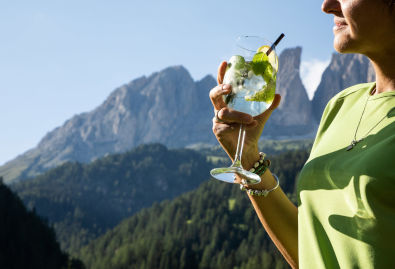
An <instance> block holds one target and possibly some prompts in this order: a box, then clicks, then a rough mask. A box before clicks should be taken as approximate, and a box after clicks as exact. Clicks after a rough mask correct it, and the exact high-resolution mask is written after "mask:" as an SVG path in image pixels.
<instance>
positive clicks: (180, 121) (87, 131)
mask: <svg viewBox="0 0 395 269" xmlns="http://www.w3.org/2000/svg"><path fill="white" fill-rule="evenodd" d="M215 85H216V82H215V80H214V78H213V77H212V76H206V77H205V78H203V79H202V80H200V81H197V82H194V81H193V79H192V78H191V76H190V74H189V73H188V71H187V70H186V69H185V68H184V67H182V66H176V67H169V68H167V69H165V70H163V71H161V72H158V73H154V74H152V75H151V76H149V77H141V78H138V79H136V80H133V81H132V82H130V83H129V84H127V85H124V86H122V87H120V88H118V89H116V90H115V91H114V92H113V93H112V94H111V95H110V96H109V97H108V98H107V100H106V101H105V102H104V103H103V104H102V105H100V106H99V107H97V108H96V109H95V110H93V111H91V112H89V113H83V114H80V115H76V116H74V117H73V118H72V119H70V120H68V121H66V122H65V123H64V125H63V126H61V127H59V128H56V129H55V130H53V131H51V132H50V133H48V134H47V135H46V136H45V137H44V138H43V139H42V140H41V142H40V143H39V145H38V146H37V147H36V148H34V149H32V150H30V151H28V152H26V153H25V154H23V155H21V156H19V157H17V158H16V159H14V160H12V161H11V162H8V163H7V164H5V165H4V166H3V167H0V174H1V175H3V176H4V179H5V182H10V181H11V180H14V179H22V178H28V177H33V176H35V175H37V174H38V173H40V172H43V171H45V170H47V169H49V168H52V167H55V166H57V165H59V164H61V163H63V162H65V161H69V160H72V161H79V162H89V161H92V160H94V159H95V158H98V157H100V156H103V155H106V154H108V153H116V152H123V151H126V150H129V149H131V148H132V147H135V146H137V145H139V144H143V143H152V142H159V143H162V144H165V145H167V146H170V147H183V146H186V145H189V144H193V143H198V142H203V143H214V142H215V138H214V135H212V131H211V124H212V122H211V118H212V113H213V112H212V106H211V103H210V100H209V98H208V94H209V91H210V89H211V88H212V87H214V86H215Z"/></svg>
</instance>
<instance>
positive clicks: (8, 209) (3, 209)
mask: <svg viewBox="0 0 395 269" xmlns="http://www.w3.org/2000/svg"><path fill="white" fill-rule="evenodd" d="M0 215H1V217H0V268H4V269H26V268H30V269H35V268H37V269H45V268H48V269H60V268H75V269H77V268H84V266H83V264H82V263H81V262H80V261H78V260H75V259H73V260H72V259H70V258H69V256H68V255H67V254H66V253H63V252H62V251H61V249H60V246H59V244H58V242H56V238H55V233H54V231H53V229H51V228H49V227H48V225H47V223H46V221H44V220H43V219H42V218H40V217H39V216H37V214H36V212H34V211H27V210H26V208H25V206H24V205H23V203H22V201H21V200H20V199H19V198H18V196H17V195H16V194H14V193H13V192H12V191H11V190H10V189H9V188H8V187H7V186H6V185H4V184H3V179H2V178H1V177H0Z"/></svg>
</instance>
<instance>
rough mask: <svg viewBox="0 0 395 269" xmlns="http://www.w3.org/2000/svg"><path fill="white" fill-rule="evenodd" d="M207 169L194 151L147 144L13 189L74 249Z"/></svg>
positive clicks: (198, 179) (186, 187)
mask: <svg viewBox="0 0 395 269" xmlns="http://www.w3.org/2000/svg"><path fill="white" fill-rule="evenodd" d="M210 167H211V164H210V163H208V162H207V161H206V158H205V157H204V156H202V155H200V154H198V153H197V152H195V151H192V150H184V149H182V150H168V149H167V148H166V147H164V146H162V145H159V144H152V145H145V146H140V147H137V148H135V149H134V150H132V151H130V152H128V153H124V154H116V155H111V156H107V157H104V158H102V159H98V160H96V161H94V162H93V163H91V164H80V163H66V164H64V165H62V166H60V167H57V168H55V169H52V170H50V171H48V172H47V173H45V174H43V175H41V176H38V177H36V178H34V179H32V180H29V181H26V182H21V183H18V184H16V185H15V186H13V188H14V189H15V190H16V191H17V193H18V194H19V195H20V197H21V198H22V199H23V201H24V202H25V204H26V205H28V207H29V208H36V210H37V213H38V214H39V215H41V216H44V217H45V218H47V219H48V220H49V222H50V223H51V224H52V225H53V226H54V228H55V231H56V234H57V237H58V240H59V241H60V243H61V245H62V248H63V249H65V250H67V251H70V252H71V253H73V252H74V251H76V250H77V249H79V248H80V247H81V246H82V245H84V244H86V243H88V242H89V241H90V240H92V239H93V238H96V237H97V236H98V235H100V234H103V233H104V232H105V231H106V230H107V229H110V228H113V227H114V226H115V225H117V224H118V223H119V222H120V221H121V220H122V219H124V218H126V217H129V216H131V215H133V214H134V213H136V212H137V211H138V210H140V209H142V208H144V207H149V206H151V205H152V204H153V203H154V202H155V201H162V200H164V199H171V198H174V197H176V196H178V195H180V194H182V193H184V192H187V191H190V190H192V189H195V188H197V187H198V186H199V185H200V184H201V183H202V182H203V181H204V180H207V179H208V171H209V170H210Z"/></svg>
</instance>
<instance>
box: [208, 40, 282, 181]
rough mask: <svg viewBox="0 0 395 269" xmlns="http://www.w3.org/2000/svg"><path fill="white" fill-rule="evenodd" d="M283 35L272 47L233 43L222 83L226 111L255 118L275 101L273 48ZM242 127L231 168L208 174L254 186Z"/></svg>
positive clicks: (265, 43) (262, 42)
mask: <svg viewBox="0 0 395 269" xmlns="http://www.w3.org/2000/svg"><path fill="white" fill-rule="evenodd" d="M283 36H284V35H283V34H282V35H280V37H279V38H278V39H277V40H276V42H275V43H274V44H273V45H272V44H271V43H270V42H268V41H267V40H265V39H263V38H261V37H258V36H240V37H238V38H237V40H236V48H235V49H236V53H235V55H234V56H232V57H231V58H230V59H229V62H228V66H227V70H226V73H225V76H224V80H223V83H224V84H230V85H231V86H232V92H231V93H230V94H228V95H226V96H224V101H225V103H226V104H227V106H228V107H230V108H232V109H234V110H237V111H240V112H244V113H247V114H250V115H251V116H257V115H259V114H261V113H263V112H264V111H265V110H267V109H268V108H269V107H270V105H271V104H272V102H273V100H274V95H275V90H276V80H277V70H278V57H277V55H276V53H275V50H274V48H275V46H276V45H277V44H278V42H280V40H281V39H282V38H283ZM244 138H245V127H244V126H243V125H241V126H240V132H239V139H238V143H237V149H236V155H235V158H234V161H233V164H232V165H231V166H230V167H223V168H215V169H213V170H211V171H210V174H211V175H212V176H213V177H214V178H216V179H218V180H222V181H225V182H230V183H243V184H256V183H259V182H260V180H261V179H260V177H259V176H258V175H257V174H254V173H251V172H249V171H247V170H245V169H243V167H242V165H241V155H242V152H243V146H244Z"/></svg>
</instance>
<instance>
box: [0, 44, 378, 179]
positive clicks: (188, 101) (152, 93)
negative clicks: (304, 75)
mask: <svg viewBox="0 0 395 269" xmlns="http://www.w3.org/2000/svg"><path fill="white" fill-rule="evenodd" d="M301 53H302V49H301V48H300V47H297V48H292V49H286V50H284V51H283V52H282V53H281V55H280V59H279V61H280V63H279V64H280V71H279V74H278V79H277V83H278V84H277V92H278V93H280V94H281V95H282V101H281V104H280V106H279V108H278V109H277V110H276V111H274V112H273V114H272V116H271V117H270V119H269V121H268V122H267V124H266V127H265V130H264V132H263V134H264V135H266V136H271V137H274V138H279V137H284V136H286V137H293V136H300V135H302V136H306V135H307V136H310V137H313V136H314V133H315V130H316V127H317V121H318V120H319V119H320V117H321V113H322V111H323V109H324V107H325V105H326V103H327V102H328V100H329V99H330V98H331V97H332V96H333V95H335V94H336V93H337V92H339V91H340V90H342V89H344V88H346V87H347V86H350V85H352V84H356V83H359V82H366V81H372V80H374V72H373V70H372V68H371V66H369V62H368V60H367V59H366V58H364V57H363V56H361V55H339V54H334V55H333V58H332V62H331V64H330V66H329V67H328V68H327V70H326V71H325V72H324V75H323V77H322V81H321V84H320V85H319V87H318V90H317V92H316V94H315V96H314V99H313V102H310V101H309V99H308V96H307V93H306V90H305V88H304V86H303V84H302V81H301V78H300V74H299V67H300V59H301ZM215 85H216V82H215V80H214V78H213V77H212V76H206V77H205V78H203V79H202V80H200V81H197V82H195V81H193V79H192V78H191V76H190V74H189V73H188V71H187V70H186V69H185V68H184V67H182V66H175V67H169V68H166V69H164V70H162V71H161V72H157V73H154V74H152V75H151V76H149V77H145V76H143V77H141V78H138V79H135V80H133V81H132V82H130V83H129V84H126V85H123V86H121V87H120V88H118V89H116V90H115V91H114V92H113V93H112V94H111V95H110V96H109V97H108V98H107V100H105V102H104V103H103V104H102V105H100V106H99V107H97V108H96V109H95V110H93V111H91V112H87V113H82V114H79V115H76V116H74V117H73V118H71V119H70V120H68V121H66V122H65V123H64V124H63V126H61V127H58V128H56V129H54V130H53V131H51V132H49V133H48V134H47V135H46V136H45V137H44V138H43V139H42V140H41V142H40V143H39V145H38V146H37V147H36V148H33V149H31V150H29V151H27V152H25V153H24V154H23V155H20V156H19V157H17V158H16V159H14V160H12V161H10V162H8V163H6V164H5V165H3V166H1V167H0V176H3V177H4V181H5V182H6V183H10V182H12V181H15V180H19V179H26V178H29V177H33V176H35V175H37V174H39V173H41V172H43V171H46V170H48V169H49V168H52V167H55V166H57V165H59V164H61V163H63V162H66V161H79V162H89V161H92V160H94V159H96V158H98V157H101V156H104V155H106V154H109V153H119V152H124V151H127V150H130V149H131V148H133V147H135V146H137V145H140V144H143V143H152V142H158V143H161V144H164V145H166V146H168V147H184V146H187V145H191V144H197V143H206V144H217V142H216V140H215V138H214V135H213V134H212V131H211V124H212V122H211V118H212V117H213V109H212V105H211V103H210V100H209V97H208V94H209V91H210V89H211V88H213V87H214V86H215ZM314 116H316V117H315V119H314Z"/></svg>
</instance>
